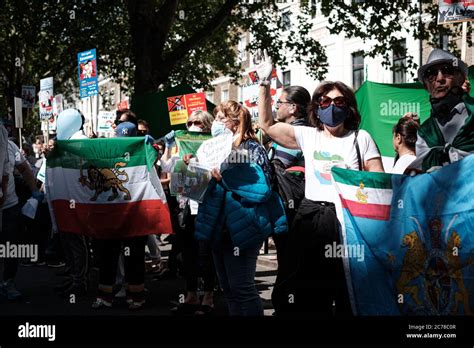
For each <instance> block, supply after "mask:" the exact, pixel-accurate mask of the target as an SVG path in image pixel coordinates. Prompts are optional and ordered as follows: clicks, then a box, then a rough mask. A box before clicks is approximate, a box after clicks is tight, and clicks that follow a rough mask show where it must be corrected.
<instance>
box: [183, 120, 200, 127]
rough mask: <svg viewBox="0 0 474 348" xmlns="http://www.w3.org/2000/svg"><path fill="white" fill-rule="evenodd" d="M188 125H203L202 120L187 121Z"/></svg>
mask: <svg viewBox="0 0 474 348" xmlns="http://www.w3.org/2000/svg"><path fill="white" fill-rule="evenodd" d="M186 124H187V126H188V127H191V126H192V125H195V126H198V127H199V126H202V122H201V121H188V123H186Z"/></svg>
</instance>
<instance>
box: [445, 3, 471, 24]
mask: <svg viewBox="0 0 474 348" xmlns="http://www.w3.org/2000/svg"><path fill="white" fill-rule="evenodd" d="M438 6H439V10H438V24H448V23H457V22H464V21H472V20H474V0H460V1H455V0H438Z"/></svg>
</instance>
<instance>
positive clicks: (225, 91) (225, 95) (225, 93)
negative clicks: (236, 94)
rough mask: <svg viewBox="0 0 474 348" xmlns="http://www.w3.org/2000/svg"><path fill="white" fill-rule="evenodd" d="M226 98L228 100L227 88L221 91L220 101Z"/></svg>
mask: <svg viewBox="0 0 474 348" xmlns="http://www.w3.org/2000/svg"><path fill="white" fill-rule="evenodd" d="M227 100H229V90H228V89H223V90H222V93H221V102H225V101H227Z"/></svg>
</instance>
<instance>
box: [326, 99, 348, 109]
mask: <svg viewBox="0 0 474 348" xmlns="http://www.w3.org/2000/svg"><path fill="white" fill-rule="evenodd" d="M331 103H334V105H336V106H338V107H343V106H346V98H344V97H343V96H339V97H336V98H334V99H333V98H330V97H328V96H323V97H321V98H319V107H320V108H321V109H326V108H328V107H329V105H331Z"/></svg>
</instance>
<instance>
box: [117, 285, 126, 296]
mask: <svg viewBox="0 0 474 348" xmlns="http://www.w3.org/2000/svg"><path fill="white" fill-rule="evenodd" d="M125 296H127V289H125V287H124V286H122V287H121V288H120V290H119V292H117V293H116V294H115V297H116V298H125Z"/></svg>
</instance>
